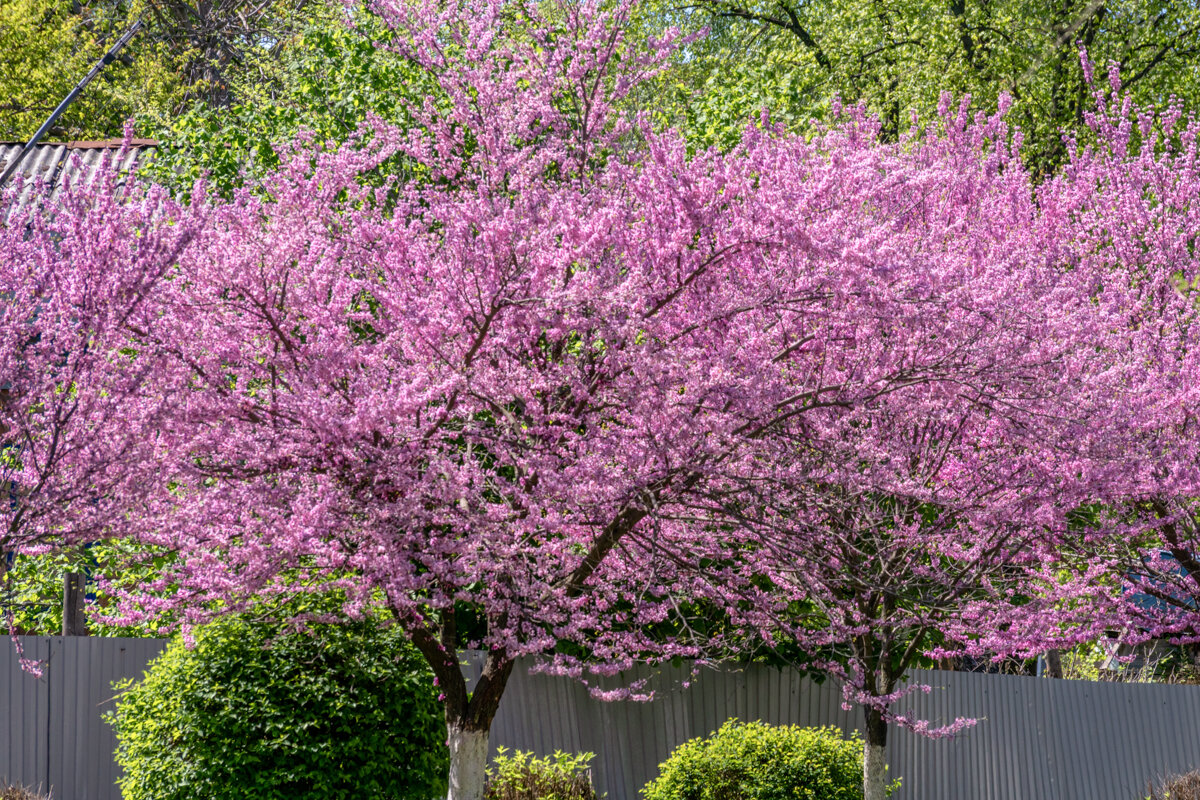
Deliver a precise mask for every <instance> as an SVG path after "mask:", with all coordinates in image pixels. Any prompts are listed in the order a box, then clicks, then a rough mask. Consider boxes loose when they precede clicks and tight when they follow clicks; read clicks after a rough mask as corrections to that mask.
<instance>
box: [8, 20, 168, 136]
mask: <svg viewBox="0 0 1200 800" xmlns="http://www.w3.org/2000/svg"><path fill="white" fill-rule="evenodd" d="M128 12H129V9H127V8H126V7H125V4H123V3H119V2H112V1H111V0H84V2H77V1H75V0H4V2H0V140H9V141H12V140H25V139H28V138H29V136H31V135H32V134H33V132H34V131H35V130H37V128H38V126H39V125H41V124H42V123H43V122H44V121H45V120H46V118H47V117H49V116H50V112H51V111H53V110H54V108H55V106H57V105H58V104H59V102H61V101H62V99H63V98H64V97H66V96H67V93H68V92H70V91H71V89H72V88H73V87H74V86H75V84H76V83H78V82H79V81H80V79H82V78H83V76H84V75H86V74H87V72H88V70H89V69H91V67H92V65H93V64H95V63H96V62H97V61H98V60H99V59H100V57H101V56H102V55H104V53H105V51H106V50H107V49H108V48H109V47H111V46H112V43H113V42H114V41H115V40H116V38H117V37H119V36H120V35H121V33H123V32H124V31H125V30H126V29H127V28H128V27H129V25H130V24H131V23H132V21H133V19H134V17H133V16H131V15H130V14H129V13H128ZM177 89H178V79H177V76H176V74H175V72H174V71H173V69H172V66H171V59H170V58H169V56H168V55H167V52H166V50H165V48H164V47H163V46H162V45H161V44H160V43H158V42H155V41H152V40H151V39H150V38H148V35H147V34H138V36H136V37H135V38H134V39H133V41H132V42H130V43H129V45H127V46H126V48H125V50H124V51H123V53H122V54H121V56H120V57H119V58H118V59H117V60H116V61H114V62H113V63H112V64H109V65H108V66H107V67H106V68H105V70H104V72H102V73H101V75H100V77H98V78H97V79H96V80H94V81H92V83H91V84H90V85H89V86H88V88H87V89H86V90H85V91H84V92H83V94H81V95H80V96H79V98H78V99H77V100H75V102H74V103H72V104H71V106H70V107H69V108H68V109H67V111H66V112H65V113H64V114H63V116H61V117H59V120H58V122H57V124H56V127H55V128H53V129H51V131H50V138H51V139H58V140H66V139H94V138H107V137H117V136H121V134H122V131H123V128H124V124H125V120H127V119H128V118H130V117H132V116H134V115H137V114H162V113H166V111H167V110H168V109H169V108H170V106H171V103H172V99H173V98H174V96H175V93H176V91H177Z"/></svg>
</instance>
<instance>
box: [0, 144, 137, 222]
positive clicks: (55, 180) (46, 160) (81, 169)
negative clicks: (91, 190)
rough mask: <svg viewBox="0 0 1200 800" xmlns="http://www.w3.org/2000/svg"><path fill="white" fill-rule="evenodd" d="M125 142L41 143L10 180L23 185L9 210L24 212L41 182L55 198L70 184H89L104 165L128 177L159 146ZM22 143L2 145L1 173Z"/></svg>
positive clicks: (26, 157) (0, 152)
mask: <svg viewBox="0 0 1200 800" xmlns="http://www.w3.org/2000/svg"><path fill="white" fill-rule="evenodd" d="M124 144H125V142H124V140H122V139H106V140H103V141H89V142H65V143H64V142H39V143H38V144H37V145H35V146H34V148H33V150H32V151H30V153H29V154H28V155H27V156H25V159H24V160H23V161H22V162H21V166H20V167H18V168H17V171H16V173H15V174H14V175H13V178H12V179H11V180H14V181H15V180H16V178H17V177H18V176H23V177H24V185H23V187H22V189H21V192H20V194H19V195H18V197H17V201H16V203H15V204H14V205H13V206H11V207H10V208H9V209H7V210H8V212H9V213H11V212H12V211H15V210H17V209H19V208H23V207H24V206H25V204H26V203H28V202H29V198H30V196H31V195H32V194H33V192H34V186H35V184H36V182H37V181H38V180H41V181H45V182H46V183H48V184H49V185H50V186H51V197H55V196H57V195H58V193H59V192H60V191H61V190H62V188H63V187H64V186H65V185H66V184H67V183H68V182H70V183H72V184H74V183H76V182H77V181H79V180H80V179H83V180H85V181H90V180H91V179H92V178H93V177H94V176H95V175H96V172H97V171H98V170H99V169H100V166H101V165H102V164H105V163H108V164H110V165H112V164H113V162H114V160H117V159H118V156H120V158H119V160H117V163H116V164H115V166H116V168H117V169H118V170H120V171H121V172H122V173H128V172H131V171H133V170H134V169H136V168H137V167H138V166H139V165H141V164H143V163H145V160H146V159H148V158H150V157H152V156H153V153H154V151H155V148H156V147H157V145H158V142H156V141H154V140H153V139H133V140H131V141H130V143H129V147H128V149H126V150H125V151H124V153H122V152H121V149H122V147H124ZM22 147H24V144H23V143H20V142H0V173H2V172H3V171H4V170H5V169H6V168H7V166H8V164H9V162H10V161H11V160H12V159H14V158H16V157H17V156H18V155H19V154H20V152H21V148H22Z"/></svg>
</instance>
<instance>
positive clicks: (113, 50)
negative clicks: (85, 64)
mask: <svg viewBox="0 0 1200 800" xmlns="http://www.w3.org/2000/svg"><path fill="white" fill-rule="evenodd" d="M141 27H142V20H141V19H140V18H139V19H138V20H137V21H136V22H134V23H133V25H132V26H130V28H129V30H127V31H125V34H124V35H123V36H122V37H121V38H120V39H117V41H116V42H115V43H114V44H113V46H112V47H110V48H109V49H108V52H107V53H105V54H104V57H103V58H101V59H100V60H99V61H97V62H96V65H95V66H94V67H92V69H91V70H90V71H89V72H88V74H87V75H85V76H83V80H81V81H80V82H79V83H77V84H75V88H74V89H72V90H71V93H70V94H68V95H67V96H66V97H64V98H63V101H62V102H61V103H59V104H58V108H56V109H54V111H53V112H51V114H50V118H49V119H47V120H46V121H45V122H43V123H42V127H40V128H38V129H37V133H35V134H33V138H32V139H30V140H29V141H28V142H27V143H26V144H25V146H24V147H23V148H21V152H20V153H17V157H16V158H14V159H13V161H12V163H11V164H9V165H8V168H7V169H5V170H4V174H3V175H0V186H3V185H4V184H5V183H6V182H7V181H8V179H9V177H10V176H11V175H12V174H13V173H14V172H16V171H17V167H18V166H19V165H20V163H21V161H22V160H23V159H24V158H25V155H26V154H27V153H28V152H29V151H30V150H32V149H33V148H34V146H35V145H37V143H38V142H39V141H40V140H41V138H42V137H43V136H45V135H46V131H48V130H50V126H51V125H53V124H54V122H55V120H57V119H58V118H59V116H60V115H61V114H62V113H63V112H64V111H66V109H67V106H69V105H71V103H72V102H73V101H74V100H75V98H76V97H78V96H79V93H80V92H82V91H83V89H84V87H86V86H87V85H88V84H89V83H91V81H92V78H94V77H96V76H97V75H99V74H100V70H102V69H104V68H105V67H106V66H108V65H109V64H111V63H112V61H113V59H115V58H116V57H117V53H118V52H120V50H121V48H122V47H124V46H125V45H127V44H129V40H130V39H132V38H133V35H134V34H135V33H137V32H138V31H139V30H141Z"/></svg>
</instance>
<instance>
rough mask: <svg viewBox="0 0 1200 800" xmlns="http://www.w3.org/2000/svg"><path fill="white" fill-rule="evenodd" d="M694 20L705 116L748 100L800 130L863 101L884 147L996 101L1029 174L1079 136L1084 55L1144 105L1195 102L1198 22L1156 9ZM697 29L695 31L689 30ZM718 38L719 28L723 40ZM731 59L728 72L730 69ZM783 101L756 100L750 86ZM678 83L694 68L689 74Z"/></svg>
mask: <svg viewBox="0 0 1200 800" xmlns="http://www.w3.org/2000/svg"><path fill="white" fill-rule="evenodd" d="M692 8H697V9H703V10H705V11H707V12H709V14H711V15H712V19H713V24H714V26H715V27H716V28H717V29H718V30H720V31H728V33H727V34H726V35H725V36H723V37H722V48H721V50H720V51H719V52H718V53H713V54H712V55H713V57H712V58H711V60H710V61H709V62H708V63H710V64H711V68H710V69H711V72H710V73H709V77H708V78H706V80H707V81H708V82H707V83H706V85H705V91H704V92H703V93H702V94H699V95H698V96H696V98H695V99H694V102H695V103H696V104H698V106H699V109H700V111H698V112H693V114H695V113H704V114H706V115H708V116H712V115H713V114H714V113H716V114H718V115H719V114H720V111H719V110H709V109H713V107H714V106H715V107H716V109H720V108H721V107H722V105H723V104H724V103H725V102H726V99H725V93H724V92H722V91H720V90H719V88H725V87H726V86H728V88H729V89H730V90H731V91H730V94H731V95H732V103H733V104H735V106H736V105H740V104H742V103H744V102H745V100H743V98H745V97H747V95H752V96H755V97H756V98H757V97H761V98H762V100H763V101H764V105H767V106H768V107H769V108H771V109H772V110H773V111H779V112H780V113H783V114H786V115H788V116H789V117H791V118H794V119H796V120H797V121H798V122H800V123H803V122H805V121H806V120H807V119H808V118H809V117H812V116H816V117H818V118H820V117H822V116H824V114H825V113H827V108H828V107H827V105H826V104H827V103H828V99H829V98H830V97H831V96H833V95H834V94H837V95H840V96H841V98H842V99H843V101H845V102H858V101H863V102H865V103H866V104H867V106H868V107H869V108H870V109H871V111H872V112H874V113H876V114H878V115H879V116H880V118H881V119H882V120H883V133H884V135H885V137H887V138H889V139H895V138H896V137H898V136H899V135H900V134H902V133H903V132H904V131H905V130H907V129H908V127H909V125H910V114H912V113H914V112H915V113H917V114H918V115H920V116H921V118H922V119H924V120H928V119H931V118H933V116H934V110H935V108H936V102H937V100H936V98H937V96H938V93H939V92H941V91H951V92H954V93H955V94H956V95H959V96H961V95H965V94H969V95H971V96H972V98H973V99H974V101H975V103H976V107H977V108H979V109H982V110H984V111H990V110H991V109H993V108H994V107H995V106H996V103H997V100H998V98H999V95H1000V94H1001V93H1005V92H1006V93H1008V94H1010V95H1011V96H1012V98H1013V101H1014V102H1013V110H1012V112H1011V115H1012V116H1011V119H1012V120H1013V122H1014V123H1015V124H1018V125H1020V127H1021V128H1022V130H1024V131H1025V134H1026V137H1027V139H1028V145H1027V147H1026V148H1025V158H1026V159H1027V161H1028V162H1029V163H1030V165H1031V166H1033V167H1034V168H1035V169H1036V170H1037V171H1038V172H1045V171H1047V170H1049V169H1052V168H1053V167H1054V166H1056V165H1058V164H1060V163H1062V161H1063V160H1064V159H1065V157H1066V150H1065V149H1064V147H1063V145H1062V142H1061V134H1062V131H1063V130H1064V129H1068V130H1081V129H1083V128H1084V125H1083V121H1084V113H1085V112H1086V111H1087V109H1088V108H1089V106H1090V102H1091V98H1090V94H1091V92H1090V90H1089V88H1088V85H1087V81H1086V78H1085V76H1084V73H1083V70H1082V68H1081V67H1080V64H1079V55H1078V53H1079V45H1080V44H1082V45H1083V46H1084V47H1085V48H1086V49H1087V51H1088V52H1089V53H1090V54H1091V56H1092V58H1093V60H1094V61H1095V62H1096V63H1099V64H1107V63H1108V62H1109V61H1110V60H1114V61H1117V62H1120V63H1121V65H1122V69H1123V72H1124V74H1125V76H1126V78H1125V82H1126V86H1127V88H1129V89H1130V90H1131V91H1132V92H1133V93H1134V94H1135V96H1136V97H1138V98H1139V99H1140V100H1142V101H1144V102H1150V103H1161V102H1163V101H1165V100H1166V98H1167V97H1168V96H1169V95H1171V94H1175V95H1178V96H1180V97H1185V98H1194V97H1196V96H1197V85H1196V78H1195V74H1196V70H1195V69H1194V67H1195V64H1196V62H1197V59H1198V58H1200V10H1198V9H1197V7H1196V6H1195V4H1193V3H1174V2H1168V1H1166V0H1069V1H1068V2H1059V0H1053V1H1052V2H1050V1H1043V0H1003V1H1002V2H964V0H918V2H900V3H878V2H867V1H866V0H799V1H793V0H782V2H762V3H756V2H749V3H746V2H739V1H738V0H700V2H698V3H696V4H695V5H694V6H692ZM697 21H699V20H697ZM726 26H729V27H726ZM731 57H732V60H733V66H732V68H731V67H730V66H728V62H729V61H730V59H731ZM760 68H761V72H762V73H763V74H766V75H768V76H771V77H770V78H769V81H770V82H769V83H768V86H770V87H772V88H774V87H776V86H779V85H780V84H783V85H785V86H787V87H788V91H787V93H786V94H784V95H782V96H780V95H779V94H775V93H773V92H772V93H762V94H756V93H755V90H754V88H753V81H752V80H747V78H748V76H749V75H752V74H757V73H758V72H759V70H760ZM688 69H689V70H690V71H695V67H691V66H689V67H688Z"/></svg>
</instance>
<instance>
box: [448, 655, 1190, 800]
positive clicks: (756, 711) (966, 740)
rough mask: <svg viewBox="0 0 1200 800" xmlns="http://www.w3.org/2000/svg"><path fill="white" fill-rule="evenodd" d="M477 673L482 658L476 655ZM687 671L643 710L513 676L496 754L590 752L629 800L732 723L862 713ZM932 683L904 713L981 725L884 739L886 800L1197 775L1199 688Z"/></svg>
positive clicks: (1045, 798) (1087, 794) (1096, 793)
mask: <svg viewBox="0 0 1200 800" xmlns="http://www.w3.org/2000/svg"><path fill="white" fill-rule="evenodd" d="M471 661H472V662H473V663H472V667H471V669H472V671H473V672H477V671H478V667H479V661H478V659H477V658H475V657H472V658H471ZM688 675H689V671H688V670H686V669H674V670H673V669H667V670H665V671H663V672H661V673H659V674H657V675H654V674H653V673H652V672H651V671H650V670H647V669H643V670H638V671H635V672H634V673H633V674H632V675H626V676H625V677H626V678H630V677H632V678H639V677H647V676H652V677H650V680H651V685H653V686H655V687H656V688H659V689H661V690H662V696H661V697H660V698H659V699H656V700H655V701H653V702H650V703H633V702H616V703H611V702H608V703H606V702H601V701H597V700H592V699H591V698H590V696H589V695H588V692H587V690H586V689H585V688H583V687H582V686H580V685H579V684H577V683H575V682H573V681H571V680H569V679H566V678H555V677H549V676H545V675H531V674H529V672H528V666H527V665H521V666H519V667H518V668H517V669H516V670H515V671H514V675H513V678H512V680H511V682H510V683H509V686H508V689H507V690H506V691H505V695H504V700H503V702H502V703H501V705H500V711H499V713H498V714H497V716H496V721H495V724H494V727H493V735H492V745H493V748H494V747H496V746H505V747H509V748H520V749H523V750H534V751H536V752H538V753H542V754H549V753H552V752H553V751H554V750H567V751H587V752H593V753H596V759H595V761H594V762H593V776H594V779H595V782H596V784H597V786H598V788H600V789H602V790H604V791H607V792H608V796H609V800H634V798H636V797H637V796H638V789H639V788H640V787H642V786H643V785H645V783H646V782H647V781H649V780H650V779H651V778H653V777H654V775H655V774H656V773H657V768H658V764H659V763H660V762H662V761H663V760H664V759H665V758H666V757H667V755H668V754H669V753H670V752H671V750H672V749H673V748H674V747H676V746H677V745H679V744H680V743H682V742H684V741H686V740H688V739H690V738H694V737H697V736H705V735H707V734H708V733H710V732H711V731H713V730H714V729H716V728H718V727H720V725H721V723H722V722H724V721H725V720H726V719H728V718H730V717H737V718H739V719H742V720H755V719H761V720H763V721H765V722H770V723H772V724H786V723H795V724H798V725H834V726H837V727H839V728H841V729H842V730H843V731H844V732H846V733H849V732H850V731H853V730H855V729H857V728H858V727H859V725H860V719H861V716H860V715H861V712H859V711H857V710H854V711H844V710H842V708H841V693H840V690H839V689H838V687H836V686H835V685H833V684H832V683H828V682H827V683H824V684H820V685H818V684H816V683H814V682H812V681H811V680H808V679H805V678H802V677H801V676H800V675H799V674H798V673H796V672H794V671H790V670H777V669H773V668H771V667H765V666H757V665H753V666H748V667H743V668H738V669H728V668H727V669H722V670H702V671H701V672H700V673H699V675H698V677H697V678H696V679H695V680H693V681H692V684H691V686H690V688H688V689H682V688H681V686H680V684H681V682H682V681H683V680H686V679H687V677H688ZM912 680H913V681H914V682H915V683H921V684H926V685H929V686H931V687H932V688H931V691H930V692H929V693H928V694H925V693H920V692H916V693H913V694H911V695H909V696H908V697H907V698H906V699H905V700H904V701H903V703H902V706H903V709H904V711H905V712H907V713H909V714H910V715H911V716H913V717H915V718H918V719H930V720H932V721H934V722H942V723H946V722H951V721H953V720H954V718H955V717H958V716H962V717H975V718H979V719H980V722H979V724H978V725H977V726H976V727H975V728H973V729H970V730H968V731H966V732H965V733H963V734H960V735H959V736H958V737H956V738H954V739H949V740H946V739H942V740H932V739H928V738H923V737H920V736H917V735H915V734H912V733H909V732H907V731H893V733H892V734H891V735H890V737H889V739H890V741H889V754H888V755H889V761H890V763H891V774H892V775H893V776H897V777H900V778H902V779H903V784H902V786H901V789H900V791H899V792H898V793H897V794H895V795H893V798H894V800H1140V798H1143V797H1145V794H1146V793H1145V789H1146V785H1147V782H1148V781H1150V780H1151V779H1155V778H1158V777H1161V776H1163V775H1165V774H1171V773H1177V772H1186V771H1188V770H1190V769H1200V686H1168V685H1161V684H1159V685H1149V684H1116V683H1092V682H1088V681H1063V680H1050V679H1044V678H1032V677H1017V676H1008V675H985V674H975V673H962V672H927V671H915V672H914V673H913V674H912Z"/></svg>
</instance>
